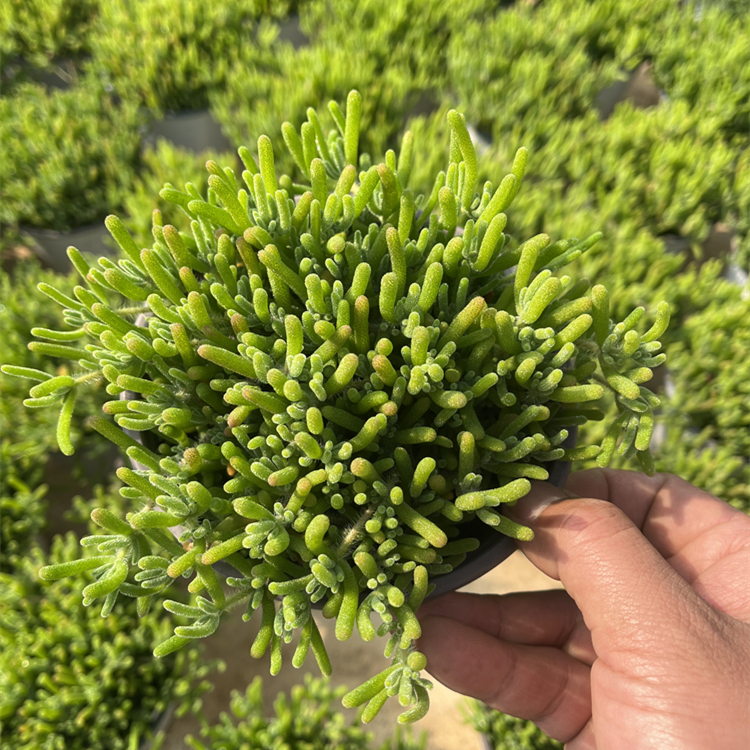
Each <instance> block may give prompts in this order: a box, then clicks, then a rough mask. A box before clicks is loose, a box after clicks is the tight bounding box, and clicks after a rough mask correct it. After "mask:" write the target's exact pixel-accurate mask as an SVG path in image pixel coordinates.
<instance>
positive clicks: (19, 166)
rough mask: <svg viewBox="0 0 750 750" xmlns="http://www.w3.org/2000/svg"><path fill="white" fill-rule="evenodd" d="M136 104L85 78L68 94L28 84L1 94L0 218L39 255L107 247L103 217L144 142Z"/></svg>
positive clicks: (63, 263)
mask: <svg viewBox="0 0 750 750" xmlns="http://www.w3.org/2000/svg"><path fill="white" fill-rule="evenodd" d="M139 123H140V119H139V116H138V113H137V110H136V108H134V107H133V106H130V105H129V104H127V103H119V104H118V103H115V101H114V100H113V98H112V97H111V95H109V94H108V93H107V92H106V91H105V90H104V88H103V87H101V86H99V85H98V84H96V83H94V82H92V81H90V80H87V81H86V82H84V83H82V84H81V85H80V86H77V87H76V88H73V89H70V90H69V91H62V90H59V89H57V90H53V91H48V90H47V89H46V88H45V87H44V86H41V85H38V84H31V83H26V84H22V85H20V86H18V87H17V89H16V90H15V91H14V92H13V93H12V94H11V95H10V96H4V97H2V99H0V140H2V143H3V181H2V188H1V190H0V221H2V223H3V224H5V225H7V226H10V227H18V228H20V230H21V233H22V234H26V235H29V236H31V237H32V238H33V239H34V241H35V243H36V244H37V246H38V248H39V253H40V255H41V256H42V260H44V262H45V263H46V264H47V265H48V266H49V267H51V268H53V269H55V270H56V271H68V270H70V263H69V262H68V259H67V257H66V255H65V251H66V250H67V248H68V247H69V246H70V245H75V246H76V247H78V248H79V249H81V250H83V251H84V252H90V253H94V254H96V255H100V254H102V253H104V252H106V250H107V248H106V246H105V244H104V239H105V237H106V231H103V228H102V226H101V220H102V219H103V218H104V217H105V216H106V215H107V207H111V206H113V205H117V206H119V204H120V201H121V196H122V193H123V191H124V190H126V189H127V188H128V187H129V186H130V182H131V179H132V176H133V174H134V165H135V163H136V162H137V159H138V150H139V145H140V132H139Z"/></svg>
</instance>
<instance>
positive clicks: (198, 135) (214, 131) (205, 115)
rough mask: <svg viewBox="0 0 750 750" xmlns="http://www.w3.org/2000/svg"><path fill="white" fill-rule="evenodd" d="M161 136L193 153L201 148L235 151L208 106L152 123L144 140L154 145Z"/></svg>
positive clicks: (204, 149)
mask: <svg viewBox="0 0 750 750" xmlns="http://www.w3.org/2000/svg"><path fill="white" fill-rule="evenodd" d="M160 138H165V139H166V140H168V141H169V142H170V143H172V144H174V145H175V146H178V147H179V148H183V149H185V150H187V151H193V152H194V153H201V152H202V151H207V150H212V151H233V150H234V149H233V148H232V144H231V143H230V141H229V139H228V138H227V137H226V136H225V135H224V133H223V132H222V130H221V126H220V125H219V123H217V122H216V120H214V118H213V116H212V115H211V113H210V112H209V111H208V110H207V109H204V110H196V111H193V112H176V113H174V114H168V115H165V116H164V118H163V119H161V120H157V121H156V122H154V123H152V125H151V128H150V129H149V132H148V134H147V135H146V136H145V137H144V139H143V141H144V144H149V145H151V146H153V145H155V144H156V142H157V141H158V140H159V139H160Z"/></svg>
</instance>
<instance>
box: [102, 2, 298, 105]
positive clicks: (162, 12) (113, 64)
mask: <svg viewBox="0 0 750 750" xmlns="http://www.w3.org/2000/svg"><path fill="white" fill-rule="evenodd" d="M286 5H288V4H287V3H277V2H268V3H266V2H259V1H258V0H234V2H231V3H206V2H201V1H200V0H181V1H180V2H174V1H173V0H140V2H137V3H134V2H129V0H108V1H107V2H106V3H103V4H102V6H101V13H100V16H99V23H98V25H97V27H96V29H95V30H94V33H93V34H92V37H91V51H92V63H91V66H92V69H93V70H94V71H96V73H97V74H98V75H99V76H101V77H102V78H103V80H106V81H107V82H108V83H110V84H111V85H112V86H113V88H114V90H115V91H116V92H117V93H118V94H119V95H120V96H122V97H124V98H126V99H128V100H133V101H136V102H139V103H141V104H144V105H146V106H147V107H149V108H150V109H152V110H154V111H155V112H160V113H162V112H165V111H166V112H170V111H180V110H194V109H204V108H205V107H206V105H207V103H208V94H209V91H211V90H213V89H216V88H221V87H222V85H223V81H224V78H225V75H226V70H227V68H228V66H229V64H230V61H231V60H233V59H234V58H235V57H236V56H237V54H238V52H239V51H240V50H241V51H242V55H243V59H244V62H245V64H246V65H248V66H249V70H252V69H253V68H254V67H255V66H261V67H262V66H264V64H265V60H266V59H267V58H268V57H269V55H270V53H269V45H270V43H271V40H272V38H273V32H272V30H271V28H270V26H268V25H267V24H259V23H258V18H259V16H260V15H261V14H262V13H264V12H267V11H268V10H269V9H270V8H274V9H276V11H277V12H278V13H279V14H283V11H284V8H285V6H286Z"/></svg>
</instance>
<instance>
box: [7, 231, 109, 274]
mask: <svg viewBox="0 0 750 750" xmlns="http://www.w3.org/2000/svg"><path fill="white" fill-rule="evenodd" d="M20 229H21V234H26V235H28V236H29V237H31V238H32V239H33V240H34V244H35V245H36V248H35V250H36V254H37V255H38V256H39V258H40V260H41V261H42V263H44V265H46V266H48V267H49V268H51V269H52V270H53V271H58V272H59V273H65V272H67V271H70V270H71V269H72V268H73V266H72V264H71V262H70V260H69V259H68V254H67V252H66V251H67V249H68V248H69V247H70V246H71V245H72V246H73V247H77V248H78V249H79V250H80V251H81V252H82V253H88V254H91V255H96V256H97V257H98V256H99V255H114V254H115V250H114V249H113V248H111V247H108V246H107V245H106V243H105V240H106V238H107V237H109V232H107V228H106V227H105V226H104V222H99V223H97V224H89V225H87V226H85V227H79V228H78V229H73V230H72V231H70V232H56V231H54V230H52V229H37V228H36V227H21V228H20Z"/></svg>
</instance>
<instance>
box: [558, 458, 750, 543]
mask: <svg viewBox="0 0 750 750" xmlns="http://www.w3.org/2000/svg"><path fill="white" fill-rule="evenodd" d="M566 489H568V490H570V491H571V492H572V493H574V494H575V495H577V496H578V497H595V498H599V499H600V500H604V501H606V502H609V503H612V504H613V505H616V506H617V507H618V508H620V509H621V510H622V511H623V512H624V513H625V515H626V516H627V517H628V518H629V519H630V520H631V521H632V522H633V523H634V524H635V525H636V526H637V527H638V528H639V529H641V531H642V532H643V535H644V536H645V537H646V538H647V539H648V540H649V541H650V542H651V544H652V545H653V546H654V547H655V548H656V549H657V550H658V551H659V552H660V553H661V554H662V555H663V556H664V557H671V556H672V555H676V554H678V553H679V552H680V551H681V550H682V549H684V548H685V547H686V546H688V545H689V544H690V543H691V542H692V541H693V540H695V539H696V538H697V537H699V536H701V535H702V534H705V533H706V532H709V531H712V530H714V529H716V528H717V527H718V526H721V525H722V524H724V523H725V522H727V521H734V520H738V521H739V520H741V519H745V520H746V521H747V519H746V517H745V516H744V514H743V513H741V512H740V511H739V510H737V509H736V508H733V507H732V506H731V505H728V504H727V503H725V502H724V501H723V500H720V499H719V498H717V497H714V496H713V495H711V494H709V493H708V492H704V491H703V490H700V489H698V488H697V487H693V485H692V484H689V483H688V482H686V481H685V480H684V479H680V478H679V477H676V476H674V475H672V474H657V475H655V476H653V477H647V476H646V475H645V474H640V473H638V472H635V471H618V470H616V469H591V470H589V471H580V472H575V473H574V474H571V475H570V478H569V479H568V482H567V484H566ZM747 523H748V524H749V525H750V521H747Z"/></svg>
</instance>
